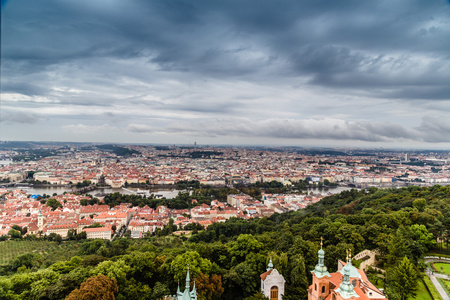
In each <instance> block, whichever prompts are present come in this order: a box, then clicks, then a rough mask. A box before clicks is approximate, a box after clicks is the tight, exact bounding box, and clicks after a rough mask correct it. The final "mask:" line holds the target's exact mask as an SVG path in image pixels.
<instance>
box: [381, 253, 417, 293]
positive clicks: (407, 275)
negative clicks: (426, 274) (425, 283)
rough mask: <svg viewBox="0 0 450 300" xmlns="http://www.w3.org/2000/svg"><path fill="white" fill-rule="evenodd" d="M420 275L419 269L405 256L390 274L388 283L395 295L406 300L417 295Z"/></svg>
mask: <svg viewBox="0 0 450 300" xmlns="http://www.w3.org/2000/svg"><path fill="white" fill-rule="evenodd" d="M419 274H420V273H419V272H418V270H417V268H416V267H415V266H414V265H413V264H412V263H411V262H410V261H409V259H408V258H407V257H406V256H405V257H404V258H403V260H402V261H401V262H399V263H398V264H397V266H396V267H394V268H393V270H392V271H391V272H388V279H387V281H388V284H390V285H391V287H392V291H393V293H394V294H396V295H397V296H398V297H399V298H400V299H401V300H406V299H407V298H408V297H415V296H416V295H417V281H418V279H419ZM394 297H395V296H394Z"/></svg>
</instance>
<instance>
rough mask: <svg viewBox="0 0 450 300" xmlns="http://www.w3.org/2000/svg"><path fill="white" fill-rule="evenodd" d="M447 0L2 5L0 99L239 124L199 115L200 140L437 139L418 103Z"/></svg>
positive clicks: (444, 96) (431, 98) (58, 111)
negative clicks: (233, 137)
mask: <svg viewBox="0 0 450 300" xmlns="http://www.w3.org/2000/svg"><path fill="white" fill-rule="evenodd" d="M449 10H450V6H449V4H448V2H445V1H432V2H430V1H424V0H417V1H407V0H395V1H387V0H382V1H357V0H345V1H335V2H330V1H322V0H319V1H295V0H281V1H276V2H274V1H251V0H248V1H244V2H242V1H238V0H229V1H222V2H211V1H207V0H200V1H194V2H193V1H187V0H177V1H175V0H171V1H144V0H138V1H132V2H124V1H117V0H112V1H108V2H103V1H90V0H79V1H56V0H43V1H39V2H36V1H25V0H16V1H9V2H7V3H6V5H5V6H4V7H3V11H2V53H1V55H2V65H1V71H2V72H1V81H2V94H18V95H23V96H24V97H25V96H26V97H29V98H26V99H31V100H29V101H21V102H17V101H16V102H12V101H9V100H8V99H6V97H2V104H3V105H4V106H5V105H6V106H7V108H11V109H12V107H14V108H15V109H20V110H21V111H22V112H23V113H26V114H29V115H32V114H33V112H34V111H35V110H36V109H39V110H42V111H46V112H49V115H50V116H51V118H54V119H55V118H63V117H62V116H64V118H69V117H68V116H69V115H70V119H72V120H74V122H75V124H77V126H78V125H83V126H86V127H85V128H89V126H97V125H96V121H98V120H97V119H102V121H105V120H106V119H104V118H109V120H112V119H113V118H112V117H111V115H109V116H108V115H106V114H105V112H106V111H107V112H108V114H112V115H114V120H116V121H117V120H120V122H122V125H123V126H125V129H126V130H125V131H123V132H134V133H136V134H138V133H146V132H147V129H148V128H150V129H152V130H153V129H155V130H156V129H158V128H167V129H165V130H167V131H170V132H171V134H176V130H179V131H180V132H187V131H189V130H191V131H192V132H197V131H198V130H199V129H198V128H197V125H195V126H194V125H191V124H194V123H192V122H194V121H195V122H197V123H196V124H200V123H201V122H206V123H205V124H204V125H203V127H202V128H205V129H206V128H208V126H209V125H211V124H210V123H209V121H207V120H211V119H214V118H215V119H220V120H226V119H230V120H241V121H239V122H238V123H239V125H240V126H242V128H236V126H234V125H232V124H228V123H227V122H220V125H218V124H219V123H215V122H213V123H212V124H213V125H214V124H215V125H214V126H216V127H217V128H216V127H213V128H211V132H213V133H211V134H210V135H211V136H212V135H225V133H227V134H230V133H233V134H234V135H237V136H252V135H253V136H258V137H267V138H268V139H270V138H277V137H285V138H295V139H307V138H313V139H320V138H327V139H336V140H341V139H342V140H345V139H348V140H355V141H357V140H360V141H373V142H374V143H376V142H380V141H386V140H389V141H394V140H396V139H397V140H399V141H405V140H407V141H412V140H414V141H417V140H420V141H423V142H437V141H444V142H445V140H444V139H443V138H439V136H446V132H447V131H446V130H447V129H446V128H447V127H446V126H445V124H440V125H439V124H437V123H436V122H434V121H430V119H429V116H432V115H433V114H435V113H436V112H439V111H440V110H441V109H438V108H433V105H429V103H437V101H439V103H440V104H439V105H438V106H439V107H441V108H442V107H444V108H445V107H447V108H448V107H450V103H449V101H450V89H449V86H448V82H450V56H449V55H448V53H450V18H449V17H448V13H449ZM38 97H41V98H38ZM35 99H50V100H51V101H50V102H42V101H41V102H38V101H34V100H35ZM349 99H351V100H349ZM412 100H414V101H412ZM5 103H6V104H5ZM376 103H380V105H383V107H382V108H378V107H376ZM412 103H414V104H412ZM427 103H428V104H427ZM436 107H437V106H436ZM102 109H103V111H102ZM367 109H371V110H372V112H368V111H367ZM161 119H163V120H164V122H165V123H164V124H160V123H158V121H157V120H161ZM245 119H247V120H248V121H242V120H245ZM264 120H267V121H264ZM283 120H284V121H283ZM299 120H300V121H299ZM304 120H310V121H308V122H306V121H304ZM314 120H321V122H319V123H315V121H314ZM332 120H334V121H332ZM338 120H339V121H338ZM420 120H423V121H422V123H420ZM76 121H78V122H79V123H77V122H76ZM10 122H12V121H10ZM117 122H119V121H117ZM141 122H142V123H143V124H145V126H144V127H142V125H139V124H140V123H141ZM305 122H306V123H305ZM176 123H180V124H181V123H182V124H183V126H176V125H175V124H176ZM310 123H312V124H315V127H312V126H310ZM36 124H37V123H36ZM124 124H130V125H124ZM167 124H172V125H171V126H169V127H167ZM65 125H66V126H68V125H70V124H65ZM61 126H62V125H61ZM127 126H128V127H127ZM146 126H148V127H146ZM61 128H62V127H61ZM79 128H81V127H79ZM430 128H433V130H434V131H433V132H436V135H433V134H430V135H429V136H426V135H423V134H422V133H424V132H426V131H427V130H429V129H430ZM439 130H440V131H442V133H444V134H441V135H439ZM66 131H67V128H66ZM61 132H62V131H61ZM326 132H328V134H327V133H326ZM199 133H200V134H207V133H206V130H200V131H199ZM55 134H56V133H55ZM61 135H63V133H61ZM117 138H118V139H119V140H120V139H122V138H126V136H125V135H122V136H119V135H117ZM268 143H270V141H269V142H268Z"/></svg>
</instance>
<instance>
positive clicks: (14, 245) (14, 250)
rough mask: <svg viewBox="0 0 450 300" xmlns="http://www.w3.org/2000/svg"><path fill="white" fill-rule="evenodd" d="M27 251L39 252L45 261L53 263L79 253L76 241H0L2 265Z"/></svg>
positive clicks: (0, 263) (0, 260) (0, 262)
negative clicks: (59, 242)
mask: <svg viewBox="0 0 450 300" xmlns="http://www.w3.org/2000/svg"><path fill="white" fill-rule="evenodd" d="M26 253H37V254H39V255H40V256H41V257H42V259H43V261H44V262H46V263H48V264H51V263H53V262H56V261H60V260H67V259H70V258H71V257H72V256H74V255H76V254H77V253H78V244H76V242H62V243H61V244H58V243H56V242H50V241H44V240H36V241H25V240H8V241H3V242H0V265H6V264H8V263H10V262H11V261H12V260H14V259H15V258H16V257H17V256H19V255H22V254H26Z"/></svg>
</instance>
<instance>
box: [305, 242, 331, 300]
mask: <svg viewBox="0 0 450 300" xmlns="http://www.w3.org/2000/svg"><path fill="white" fill-rule="evenodd" d="M322 246H323V240H322V238H320V250H319V251H318V255H319V262H318V263H317V265H316V267H315V268H314V270H313V271H311V273H312V277H313V278H312V285H311V287H310V288H309V289H308V300H322V299H325V298H326V297H327V296H328V295H329V294H330V285H329V279H330V278H331V275H330V273H328V271H327V267H326V266H325V264H324V258H325V251H323V249H322Z"/></svg>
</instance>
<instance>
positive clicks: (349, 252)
mask: <svg viewBox="0 0 450 300" xmlns="http://www.w3.org/2000/svg"><path fill="white" fill-rule="evenodd" d="M348 258H352V249H348Z"/></svg>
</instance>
